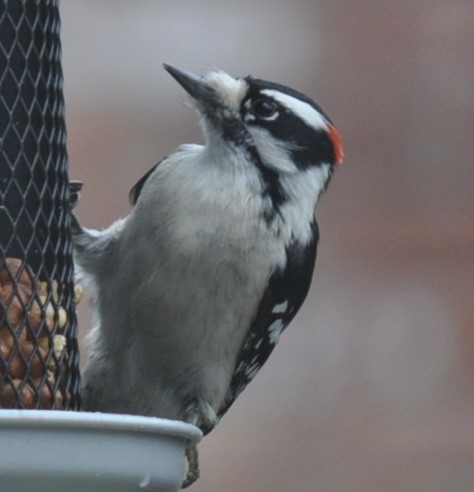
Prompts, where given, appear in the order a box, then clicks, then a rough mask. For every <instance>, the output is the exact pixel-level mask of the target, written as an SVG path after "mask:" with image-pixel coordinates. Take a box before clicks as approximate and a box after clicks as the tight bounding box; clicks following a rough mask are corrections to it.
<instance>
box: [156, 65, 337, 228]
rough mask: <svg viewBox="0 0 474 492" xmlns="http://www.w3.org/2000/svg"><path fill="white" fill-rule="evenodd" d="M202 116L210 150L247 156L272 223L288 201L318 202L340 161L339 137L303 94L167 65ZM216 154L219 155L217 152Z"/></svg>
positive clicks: (252, 80)
mask: <svg viewBox="0 0 474 492" xmlns="http://www.w3.org/2000/svg"><path fill="white" fill-rule="evenodd" d="M164 67H165V68H166V70H167V71H168V72H169V73H170V74H171V75H172V76H173V77H174V78H175V79H176V80H177V81H178V82H179V84H180V85H181V86H182V87H183V88H184V89H185V90H186V92H187V93H188V94H189V95H190V96H191V98H192V99H191V101H192V103H193V105H194V106H195V107H196V108H197V109H198V111H199V112H200V114H201V115H202V116H203V121H204V129H205V132H206V136H207V141H208V147H211V148H214V149H218V151H219V152H231V153H232V152H233V153H236V152H238V153H244V154H245V155H246V159H244V161H245V162H249V163H250V164H251V166H253V167H254V168H255V169H256V170H257V171H258V173H259V176H260V179H261V180H262V183H263V190H264V193H265V195H266V196H267V198H268V211H267V215H268V220H269V221H271V220H272V218H273V217H276V216H281V212H282V210H283V209H284V208H285V205H286V204H287V203H291V202H292V201H293V202H294V201H301V200H304V199H305V198H307V201H308V206H309V207H310V208H312V210H313V211H314V206H315V205H316V202H317V199H318V198H319V195H320V193H321V192H322V191H324V190H325V189H326V187H327V185H328V183H329V181H330V178H331V175H332V172H333V170H334V167H335V166H338V165H339V164H341V163H342V159H343V150H342V143H341V138H340V136H339V133H338V131H337V130H336V128H335V126H334V125H333V123H332V122H331V120H330V119H329V118H328V116H326V114H325V113H324V112H323V111H322V109H321V108H320V107H319V106H318V105H317V104H315V103H314V102H313V101H312V100H311V99H310V98H308V97H307V96H305V95H304V94H302V93H300V92H298V91H295V90H293V89H291V88H289V87H286V86H284V85H281V84H277V83H273V82H268V81H265V80H260V79H256V78H253V77H250V76H248V77H242V78H234V77H232V76H230V75H228V74H227V73H225V72H223V71H219V70H214V71H211V72H208V73H207V74H206V75H204V76H203V77H198V76H196V75H194V74H192V73H189V72H187V71H184V70H181V69H177V68H175V67H172V66H169V65H166V64H165V65H164ZM215 153H216V152H215Z"/></svg>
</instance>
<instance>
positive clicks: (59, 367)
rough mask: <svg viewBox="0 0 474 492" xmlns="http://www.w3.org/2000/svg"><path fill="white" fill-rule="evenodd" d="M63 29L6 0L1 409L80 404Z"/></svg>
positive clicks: (47, 13)
mask: <svg viewBox="0 0 474 492" xmlns="http://www.w3.org/2000/svg"><path fill="white" fill-rule="evenodd" d="M59 28H60V19H59V11H58V1H57V0H49V1H45V0H36V1H33V0H25V1H21V0H16V1H9V0H3V1H2V2H1V4H0V150H1V153H0V408H57V409H62V408H64V409H78V407H79V397H78V385H79V369H78V363H79V354H78V348H77V341H76V331H77V322H76V316H75V303H74V283H73V264H72V242H71V235H70V220H71V217H70V212H69V207H68V178H67V154H66V145H65V143H66V129H65V123H64V102H63V96H62V70H61V46H60V39H59ZM15 259H18V260H15ZM20 260H21V261H20ZM63 344H64V347H63V348H62V349H61V346H62V345H63Z"/></svg>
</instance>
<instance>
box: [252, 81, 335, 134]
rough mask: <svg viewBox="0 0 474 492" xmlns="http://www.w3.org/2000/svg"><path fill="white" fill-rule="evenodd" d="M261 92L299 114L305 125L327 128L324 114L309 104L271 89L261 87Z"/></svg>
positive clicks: (316, 128)
mask: <svg viewBox="0 0 474 492" xmlns="http://www.w3.org/2000/svg"><path fill="white" fill-rule="evenodd" d="M261 93H262V94H265V95H266V96H270V97H271V98H273V99H275V101H278V102H279V103H280V104H283V106H285V107H286V108H288V109H289V110H290V111H291V112H292V113H293V114H296V115H297V116H299V117H300V118H301V119H303V120H304V121H305V123H306V124H307V125H309V126H310V127H312V128H314V129H315V130H327V129H328V125H327V121H326V119H325V118H324V116H323V115H322V114H321V113H320V112H319V111H317V110H316V109H314V108H313V107H312V106H311V105H310V104H308V103H306V102H303V101H301V100H300V99H297V98H296V97H292V96H288V95H287V94H283V93H281V92H279V91H276V90H273V89H263V90H262V91H261Z"/></svg>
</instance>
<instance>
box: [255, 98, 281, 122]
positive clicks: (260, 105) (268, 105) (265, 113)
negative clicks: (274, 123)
mask: <svg viewBox="0 0 474 492" xmlns="http://www.w3.org/2000/svg"><path fill="white" fill-rule="evenodd" d="M250 111H251V112H252V113H253V114H254V115H255V116H256V117H257V118H261V119H264V120H272V119H275V118H276V117H277V116H278V108H277V105H276V104H275V103H274V102H273V101H270V100H269V99H256V100H255V101H252V104H251V107H250Z"/></svg>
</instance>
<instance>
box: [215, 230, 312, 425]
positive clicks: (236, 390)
mask: <svg viewBox="0 0 474 492" xmlns="http://www.w3.org/2000/svg"><path fill="white" fill-rule="evenodd" d="M312 233H313V235H312V241H310V243H309V244H307V245H306V246H301V245H298V244H297V243H293V244H290V246H288V247H287V250H286V255H287V262H286V266H285V268H284V269H280V270H277V271H275V272H274V273H273V274H272V276H271V277H270V281H269V283H268V287H267V289H266V290H265V293H264V294H263V297H262V299H261V301H260V305H259V308H258V311H257V315H256V316H255V318H254V320H253V322H252V325H251V326H250V330H249V332H248V335H247V338H246V340H245V342H244V345H243V347H242V349H241V352H240V354H239V357H238V358H237V363H236V366H235V372H234V375H233V377H232V380H231V384H230V387H229V390H228V391H227V396H226V398H225V400H224V403H223V405H222V407H221V408H220V410H219V412H218V417H219V418H220V417H222V416H223V415H224V414H225V412H227V410H228V409H229V407H230V406H231V405H232V403H233V402H234V401H235V399H236V398H237V397H238V396H239V394H240V393H241V392H242V391H243V390H244V388H245V387H246V386H247V384H248V383H250V381H251V380H252V379H253V377H254V376H255V374H257V372H258V371H259V370H260V368H261V367H262V366H263V364H264V363H265V361H266V360H267V359H268V357H269V356H270V354H271V352H272V350H273V349H274V348H275V345H276V344H277V343H278V339H279V338H280V335H281V333H282V331H283V330H284V329H285V328H286V327H287V326H288V325H289V323H290V322H291V320H292V319H293V318H294V316H295V314H296V313H297V312H298V310H299V308H300V307H301V305H302V304H303V301H304V300H305V298H306V295H307V293H308V290H309V287H310V284H311V278H312V275H313V269H314V264H315V261H316V249H317V244H318V239H319V231H318V225H317V223H316V222H314V223H313V224H312Z"/></svg>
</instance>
